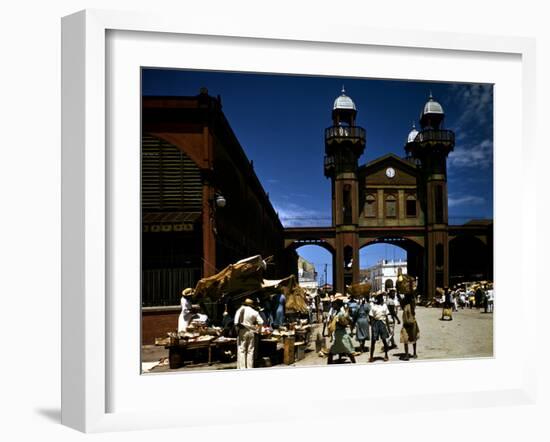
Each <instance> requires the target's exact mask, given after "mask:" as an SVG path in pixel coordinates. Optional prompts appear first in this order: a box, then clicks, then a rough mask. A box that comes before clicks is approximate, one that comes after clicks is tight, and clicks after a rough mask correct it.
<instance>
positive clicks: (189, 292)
mask: <svg viewBox="0 0 550 442" xmlns="http://www.w3.org/2000/svg"><path fill="white" fill-rule="evenodd" d="M192 294H193V289H192V288H190V287H187V288H186V289H184V290H182V292H181V296H191V295H192Z"/></svg>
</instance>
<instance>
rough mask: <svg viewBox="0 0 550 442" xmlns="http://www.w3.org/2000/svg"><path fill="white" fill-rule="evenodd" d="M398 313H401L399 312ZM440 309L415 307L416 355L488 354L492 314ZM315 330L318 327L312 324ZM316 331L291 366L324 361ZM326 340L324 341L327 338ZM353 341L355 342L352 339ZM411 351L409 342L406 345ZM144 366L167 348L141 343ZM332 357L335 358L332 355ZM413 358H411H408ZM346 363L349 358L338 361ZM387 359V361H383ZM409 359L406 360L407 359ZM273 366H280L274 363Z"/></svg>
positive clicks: (363, 359) (395, 356)
mask: <svg viewBox="0 0 550 442" xmlns="http://www.w3.org/2000/svg"><path fill="white" fill-rule="evenodd" d="M399 316H401V314H399ZM440 317H441V309H438V308H424V307H417V311H416V318H417V322H418V326H419V328H420V339H419V341H418V348H417V352H418V359H419V360H421V359H448V358H452V359H454V358H475V357H491V356H492V355H493V314H492V313H487V314H485V313H483V310H478V309H472V310H469V309H464V310H459V311H458V312H455V313H454V314H453V320H452V321H441V320H440V319H439V318H440ZM315 327H316V330H317V329H318V328H319V329H320V327H319V326H317V325H316V326H315ZM400 330H401V326H400V325H397V327H396V343H397V344H399V331H400ZM316 333H317V332H316V331H314V332H313V333H312V338H311V342H310V345H309V348H310V349H311V351H308V352H307V353H306V357H305V358H304V359H302V360H301V361H298V362H297V363H296V364H294V365H295V366H308V365H310V366H311V365H325V364H326V363H327V358H326V357H319V355H318V354H317V353H316V352H315V336H316ZM326 339H327V342H328V338H326ZM356 345H357V346H359V344H358V343H357V342H356ZM381 350H382V345H381V342H378V343H377V345H376V352H375V358H379V359H377V360H375V362H374V363H376V364H380V363H384V362H383V361H382V359H381V357H382V356H383V352H382V351H381ZM402 352H403V345H402V344H401V345H398V348H395V349H393V350H390V352H389V356H390V362H395V361H397V362H400V361H399V356H400V355H401V354H402ZM410 352H412V346H411V348H410ZM142 356H143V361H144V365H143V367H144V369H148V368H150V367H151V366H153V365H155V364H154V363H155V362H158V361H159V360H160V359H161V358H163V357H167V356H168V352H167V350H165V349H164V348H162V347H154V346H144V347H143V350H142ZM368 357H369V355H368V353H363V354H361V355H359V356H357V357H356V359H357V362H358V363H367V361H368ZM335 360H336V358H335ZM412 361H413V359H411V362H412ZM342 362H343V363H349V360H344V361H342ZM387 363H389V362H387ZM408 363H410V362H408ZM235 365H236V364H235V363H227V364H214V365H212V366H211V367H209V366H208V365H207V364H195V365H192V366H187V367H185V368H180V369H178V370H170V369H169V368H168V366H167V365H161V366H157V367H155V368H154V369H153V370H151V372H152V373H160V372H168V371H169V372H174V371H189V370H215V369H231V368H235ZM277 367H283V366H282V365H281V366H277Z"/></svg>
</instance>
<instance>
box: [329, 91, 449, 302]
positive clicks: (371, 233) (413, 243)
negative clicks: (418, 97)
mask: <svg viewBox="0 0 550 442" xmlns="http://www.w3.org/2000/svg"><path fill="white" fill-rule="evenodd" d="M356 117H357V108H356V106H355V103H354V102H353V100H352V99H351V98H350V97H349V96H347V95H346V93H345V90H344V89H342V93H341V95H340V96H339V97H337V98H336V100H335V101H334V105H333V109H332V126H330V127H328V128H327V129H325V164H324V171H325V176H326V177H328V178H330V179H331V182H332V228H333V231H334V243H333V244H334V250H335V256H334V264H335V265H334V275H333V283H334V288H335V290H336V291H339V292H344V291H345V287H346V285H350V284H352V283H358V282H359V279H360V275H359V249H360V248H361V247H363V246H366V245H368V244H372V243H376V242H393V243H394V244H399V245H401V246H402V247H403V248H405V250H407V252H409V253H408V255H409V256H408V261H409V266H410V267H411V268H410V269H409V273H411V274H413V275H414V274H415V273H416V275H414V276H417V277H418V280H419V289H420V290H421V291H422V292H423V294H424V295H425V296H427V297H432V296H433V294H434V293H435V288H436V287H445V286H447V285H448V284H449V251H448V249H449V247H448V244H449V239H448V196H447V156H448V154H449V152H451V151H452V150H453V148H454V133H453V132H452V131H450V130H445V129H443V120H444V117H445V114H444V111H443V107H442V106H441V105H440V104H439V103H438V102H437V101H435V100H434V98H433V97H432V96H431V94H430V97H429V99H428V101H427V102H426V103H425V105H424V107H423V108H422V111H421V114H420V119H419V125H420V130H416V129H415V127H414V125H413V129H412V131H411V132H410V133H409V135H408V137H407V141H406V143H405V152H406V156H405V157H398V156H396V155H392V154H390V155H385V156H384V157H382V158H379V159H375V160H373V161H371V162H369V163H367V164H366V165H363V166H359V164H358V161H359V157H360V156H361V155H362V154H363V152H364V150H365V145H366V131H365V129H364V128H362V127H359V126H358V125H357V124H356ZM399 241H402V243H400V242H399ZM411 252H414V253H411ZM411 255H413V256H411ZM411 270H412V271H411Z"/></svg>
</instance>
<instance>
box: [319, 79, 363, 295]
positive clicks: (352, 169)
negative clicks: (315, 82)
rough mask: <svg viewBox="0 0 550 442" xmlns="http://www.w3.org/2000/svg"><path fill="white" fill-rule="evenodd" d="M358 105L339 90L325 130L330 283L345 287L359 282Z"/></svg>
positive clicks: (360, 148)
mask: <svg viewBox="0 0 550 442" xmlns="http://www.w3.org/2000/svg"><path fill="white" fill-rule="evenodd" d="M356 116H357V108H356V106H355V103H354V102H353V100H352V99H351V97H349V96H347V95H346V91H345V89H344V88H342V93H341V95H340V96H338V97H337V98H336V99H335V100H334V104H333V106H332V126H330V127H328V128H327V129H325V176H326V177H327V178H330V179H331V181H332V225H333V227H335V231H336V256H335V262H336V265H335V266H334V277H333V282H334V286H335V289H336V290H337V291H339V292H342V293H343V292H344V290H345V286H346V285H349V284H352V283H356V282H359V236H358V230H357V229H358V218H359V185H358V178H357V170H358V161H359V157H360V156H361V155H362V153H363V152H364V150H365V143H366V132H365V129H363V128H362V127H359V126H357V125H356V122H355V118H356Z"/></svg>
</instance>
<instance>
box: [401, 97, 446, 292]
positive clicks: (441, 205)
mask: <svg viewBox="0 0 550 442" xmlns="http://www.w3.org/2000/svg"><path fill="white" fill-rule="evenodd" d="M444 119H445V112H444V110H443V106H441V104H440V103H438V102H437V101H435V99H434V97H433V96H432V94H431V93H430V96H429V98H428V101H427V102H426V104H425V105H424V107H423V108H422V112H421V113H420V128H421V129H420V131H418V132H417V131H416V129H415V128H414V127H413V130H412V131H411V132H410V133H409V136H408V137H407V142H406V144H405V151H406V152H407V154H408V155H410V157H412V158H413V159H414V160H415V162H416V163H417V164H418V165H419V167H420V171H421V177H422V185H421V186H419V191H420V190H422V193H421V194H420V195H419V198H420V200H421V204H422V205H423V209H424V213H425V214H426V248H425V250H426V253H425V259H426V263H425V264H426V265H425V266H424V267H425V269H426V272H427V274H426V275H425V276H426V296H427V297H428V298H429V299H431V298H433V296H434V295H435V288H436V287H442V288H443V287H445V286H448V285H449V252H448V249H449V247H448V243H449V241H448V230H449V226H448V223H449V219H448V202H447V201H448V194H447V156H448V155H449V153H450V152H451V151H452V150H453V149H454V145H455V136H454V132H452V131H450V130H446V129H444V128H443V121H444ZM415 132H416V133H415ZM420 187H421V189H420ZM419 193H420V192H419Z"/></svg>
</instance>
